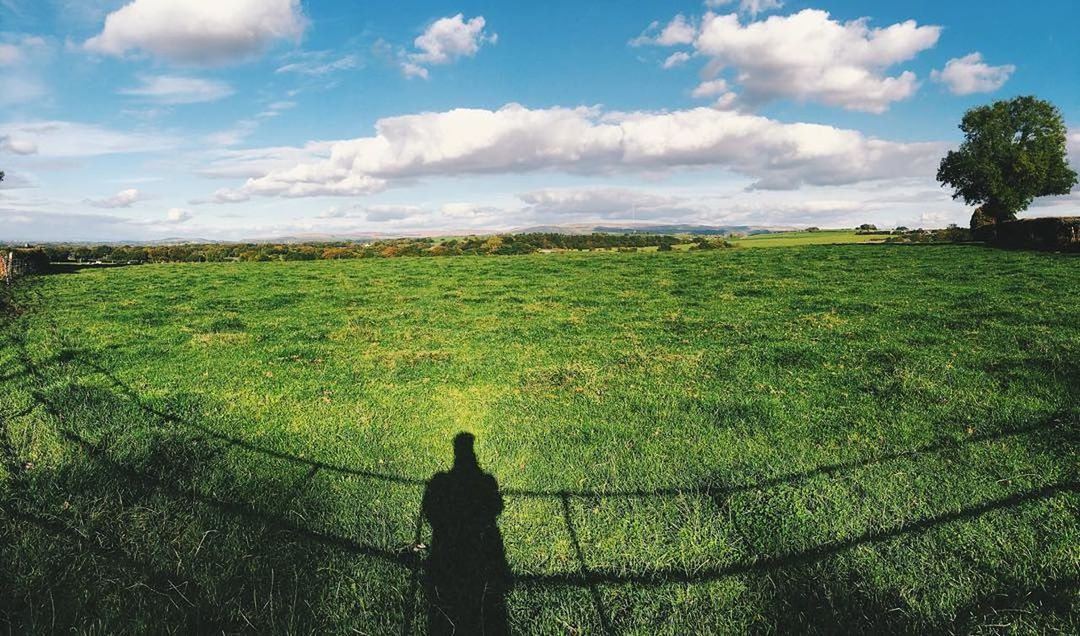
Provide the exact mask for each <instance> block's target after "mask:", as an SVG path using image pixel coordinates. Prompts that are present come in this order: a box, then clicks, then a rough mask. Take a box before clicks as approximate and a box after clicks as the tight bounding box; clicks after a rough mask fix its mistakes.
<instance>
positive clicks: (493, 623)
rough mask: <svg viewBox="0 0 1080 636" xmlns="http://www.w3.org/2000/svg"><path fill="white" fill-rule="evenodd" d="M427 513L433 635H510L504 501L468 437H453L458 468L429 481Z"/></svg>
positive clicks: (430, 629) (428, 589) (427, 570)
mask: <svg viewBox="0 0 1080 636" xmlns="http://www.w3.org/2000/svg"><path fill="white" fill-rule="evenodd" d="M422 509H423V513H424V517H425V518H426V519H427V521H428V523H430V524H431V556H430V557H428V559H427V562H426V563H425V566H424V570H425V579H426V580H425V585H424V589H425V591H426V592H427V597H428V633H429V634H455V633H456V634H491V635H492V636H498V635H500V634H508V633H509V631H510V630H509V626H508V624H507V616H506V593H507V591H508V590H509V589H510V586H511V583H512V578H513V577H512V575H511V573H510V566H509V565H508V564H507V562H506V551H505V548H504V547H503V541H502V534H501V533H500V532H499V526H498V525H497V524H496V521H495V520H496V517H498V516H499V513H501V512H502V510H503V499H502V495H500V494H499V485H498V483H497V482H496V481H495V478H494V477H492V476H491V475H490V474H488V473H485V472H484V471H483V470H481V469H480V465H479V463H478V462H477V459H476V453H475V451H474V449H473V436H472V435H470V434H469V433H459V434H458V435H457V436H456V437H455V438H454V465H453V467H452V468H451V469H450V470H449V471H446V472H440V473H436V474H435V475H434V476H433V477H432V478H431V480H430V481H428V483H427V487H426V488H425V489H424V499H423V506H422Z"/></svg>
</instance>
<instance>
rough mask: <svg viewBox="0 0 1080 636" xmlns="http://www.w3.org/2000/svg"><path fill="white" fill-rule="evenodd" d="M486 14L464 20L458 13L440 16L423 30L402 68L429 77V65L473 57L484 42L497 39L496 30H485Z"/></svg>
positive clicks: (414, 75) (414, 74)
mask: <svg viewBox="0 0 1080 636" xmlns="http://www.w3.org/2000/svg"><path fill="white" fill-rule="evenodd" d="M486 24H487V23H486V22H485V20H484V16H482V15H481V16H476V17H475V18H471V19H469V20H465V17H464V15H463V14H461V13H459V14H457V15H454V16H450V17H447V18H439V19H438V20H436V21H434V22H432V23H431V25H430V26H429V27H428V28H427V29H426V30H425V31H424V32H423V33H421V34H420V35H419V36H418V37H417V38H416V40H414V41H413V46H415V47H416V50H415V51H413V52H410V53H407V54H406V55H405V57H404V59H403V60H402V62H401V70H402V72H403V73H404V74H405V75H406V76H408V77H422V78H427V76H428V68H427V67H428V66H433V65H440V64H449V63H451V62H453V61H455V60H457V59H460V58H463V57H473V56H474V55H476V54H477V53H478V52H479V51H480V47H481V46H483V45H484V44H487V43H490V44H494V43H495V42H497V41H498V39H499V36H498V34H497V33H488V32H487V31H485V30H484V27H485V25H486Z"/></svg>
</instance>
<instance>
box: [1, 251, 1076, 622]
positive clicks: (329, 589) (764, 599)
mask: <svg viewBox="0 0 1080 636" xmlns="http://www.w3.org/2000/svg"><path fill="white" fill-rule="evenodd" d="M822 237H828V238H829V239H830V240H829V242H843V241H844V240H845V239H850V240H852V241H854V240H856V238H858V239H860V240H861V239H862V238H863V237H855V236H854V235H853V234H851V233H832V232H817V233H812V234H809V235H806V236H803V235H801V234H800V235H794V234H785V235H783V236H778V237H775V238H770V237H769V236H761V237H753V238H748V239H745V240H742V241H740V243H741V244H745V245H776V244H777V243H776V242H777V241H793V242H799V241H802V240H803V239H804V238H805V239H806V240H814V241H818V240H820V239H822ZM25 283H26V284H24V285H23V286H21V287H20V288H18V289H17V290H16V300H17V302H18V304H19V305H20V307H21V310H22V311H21V313H20V314H19V315H18V316H17V317H15V318H10V319H8V321H7V323H6V324H5V325H4V326H3V332H2V336H3V341H2V344H0V422H2V423H3V427H4V430H3V431H2V432H3V438H2V439H0V451H2V454H3V457H2V459H3V462H4V466H5V469H6V470H4V471H3V473H2V475H3V476H2V477H0V479H2V481H0V504H2V505H0V571H2V572H3V576H2V577H0V626H2V627H3V628H4V629H5V631H11V632H15V633H27V632H29V633H38V632H52V631H56V632H69V631H76V632H91V633H117V632H126V633H146V632H161V631H176V632H196V633H221V632H222V631H225V632H229V633H233V632H256V633H297V632H299V633H364V634H401V633H424V631H425V627H426V613H427V609H426V607H427V600H426V598H425V595H424V593H423V587H424V586H423V585H422V584H421V583H420V581H422V578H423V577H422V576H421V571H420V570H419V569H417V563H418V561H417V559H415V558H413V557H412V556H411V554H412V553H411V552H410V551H409V546H410V545H411V544H412V543H413V542H414V541H415V540H416V538H417V536H419V537H420V539H421V540H422V541H423V542H425V543H430V535H429V530H428V529H427V527H426V526H422V527H421V530H420V533H419V535H417V520H418V519H417V517H418V510H419V507H420V497H421V493H422V491H423V489H424V484H425V482H426V480H427V479H428V478H430V477H431V475H432V474H433V473H434V472H435V471H437V470H443V469H445V468H446V467H447V466H448V464H449V460H450V456H451V446H450V442H451V439H452V437H453V436H454V435H455V434H456V433H458V432H459V431H469V432H472V433H474V434H475V435H476V444H477V455H478V457H479V460H480V462H481V464H482V465H483V467H484V468H485V470H487V471H489V472H490V473H491V474H492V475H494V477H495V478H496V479H497V480H498V485H499V487H500V489H501V494H502V497H503V498H504V500H505V506H506V507H505V511H504V512H503V513H502V515H501V517H500V528H501V533H502V538H503V541H504V544H505V551H506V557H507V560H508V562H509V564H510V567H511V569H512V571H513V575H514V586H513V588H512V590H511V591H510V592H509V595H508V597H507V606H508V611H509V620H510V624H511V626H512V627H513V628H514V629H515V631H516V632H517V633H549V634H603V633H611V634H616V633H634V634H673V635H676V634H678V635H683V634H695V633H744V632H747V631H751V632H771V633H780V634H797V633H807V632H821V633H838V632H839V633H877V632H882V633H888V632H907V633H927V632H953V633H1002V632H1007V633H1033V634H1034V633H1073V634H1075V633H1078V632H1080V602H1078V581H1080V516H1078V515H1080V475H1078V472H1080V465H1078V460H1077V452H1076V449H1077V443H1078V441H1080V303H1078V302H1077V290H1078V289H1080V261H1078V260H1077V259H1076V258H1070V257H1067V256H1061V255H1052V254H1037V253H1027V252H1009V251H996V250H991V249H986V248H982V247H977V246H889V245H879V246H867V245H850V246H844V245H840V246H801V247H789V248H784V249H774V250H751V249H746V250H741V249H736V250H717V251H708V252H670V253H657V252H650V253H636V254H622V253H593V254H590V253H582V254H551V255H535V256H519V257H464V256H463V257H455V258H423V259H421V258H398V259H368V260H353V261H315V262H306V263H220V264H177V265H147V266H140V267H131V268H122V269H114V270H101V271H83V272H80V273H75V274H66V275H56V276H51V277H42V278H37V279H34V280H28V281H25Z"/></svg>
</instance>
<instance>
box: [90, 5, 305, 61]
mask: <svg viewBox="0 0 1080 636" xmlns="http://www.w3.org/2000/svg"><path fill="white" fill-rule="evenodd" d="M306 26H307V19H306V18H305V17H304V15H303V12H302V11H301V9H300V0H228V1H223V0H133V1H132V2H129V3H128V4H126V5H124V6H123V7H121V8H120V9H117V10H116V11H114V12H112V13H110V14H109V15H108V16H107V17H106V18H105V26H104V28H103V29H102V31H101V33H99V34H98V35H96V36H94V37H92V38H90V39H89V40H87V41H86V42H85V44H84V46H85V48H86V49H87V50H89V51H92V52H94V53H100V54H103V55H114V56H120V55H124V54H125V53H127V52H128V51H143V52H146V53H149V54H151V55H153V56H155V57H160V58H163V59H166V60H169V61H171V62H177V63H181V64H192V65H197V66H219V65H223V64H229V63H233V62H238V61H242V60H245V59H248V58H251V57H254V56H256V55H258V54H260V53H262V52H263V51H265V50H266V49H267V48H269V46H270V45H271V44H272V43H273V42H275V41H277V40H293V41H296V40H299V38H300V36H301V35H303V33H304V29H305V28H306Z"/></svg>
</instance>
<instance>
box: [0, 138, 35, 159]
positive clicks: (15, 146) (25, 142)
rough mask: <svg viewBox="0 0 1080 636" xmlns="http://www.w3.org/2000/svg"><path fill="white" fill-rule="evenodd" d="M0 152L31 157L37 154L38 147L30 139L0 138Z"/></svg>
mask: <svg viewBox="0 0 1080 636" xmlns="http://www.w3.org/2000/svg"><path fill="white" fill-rule="evenodd" d="M0 151H2V152H10V153H12V154H16V155H33V154H37V151H38V147H37V144H36V143H34V140H32V139H19V138H17V137H6V136H0Z"/></svg>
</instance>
